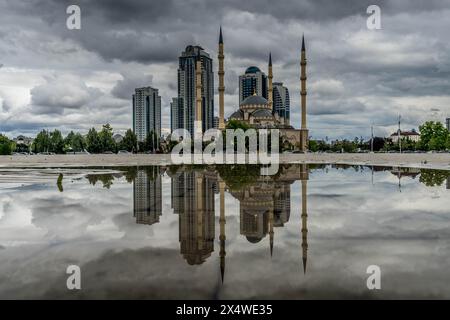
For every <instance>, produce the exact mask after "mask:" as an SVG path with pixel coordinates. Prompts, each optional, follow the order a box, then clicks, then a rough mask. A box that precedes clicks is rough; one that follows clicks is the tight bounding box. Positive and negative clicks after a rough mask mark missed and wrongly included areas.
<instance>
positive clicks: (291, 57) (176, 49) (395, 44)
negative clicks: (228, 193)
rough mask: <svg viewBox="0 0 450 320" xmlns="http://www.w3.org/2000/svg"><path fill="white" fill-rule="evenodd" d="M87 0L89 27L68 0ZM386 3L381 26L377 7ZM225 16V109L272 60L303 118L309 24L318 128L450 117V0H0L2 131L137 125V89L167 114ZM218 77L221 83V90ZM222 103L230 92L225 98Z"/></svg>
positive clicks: (313, 123) (379, 126)
mask: <svg viewBox="0 0 450 320" xmlns="http://www.w3.org/2000/svg"><path fill="white" fill-rule="evenodd" d="M70 4H78V5H79V6H80V8H81V30H68V29H67V28H66V19H67V17H68V15H67V14H66V8H67V6H68V5H70ZM370 4H377V5H379V6H380V8H381V26H382V29H381V30H368V29H367V26H366V20H367V18H368V16H369V15H368V14H367V13H366V9H367V7H368V6H369V5H370ZM220 25H222V26H223V32H224V41H225V68H226V70H225V71H226V75H225V77H226V97H225V103H226V106H225V115H226V117H227V116H229V115H230V114H231V113H232V112H233V111H234V110H235V109H237V108H238V90H239V89H238V76H239V74H241V73H243V72H244V71H245V69H246V68H247V67H248V66H250V65H256V66H258V67H260V68H261V69H263V70H264V71H266V70H267V60H268V55H269V52H272V56H273V63H274V81H280V82H284V84H285V85H286V86H287V87H288V88H289V90H290V94H291V124H293V125H294V126H295V127H299V124H300V104H299V69H300V66H299V55H300V47H301V35H302V33H304V34H305V38H306V46H307V59H308V69H307V72H308V82H307V87H308V101H307V104H308V126H309V128H310V131H311V135H312V136H313V137H315V138H323V137H326V136H328V137H330V138H340V137H348V138H352V137H354V136H365V137H366V136H369V135H370V126H371V125H372V124H373V125H374V126H375V134H376V135H387V134H389V133H390V132H391V131H393V130H395V126H396V123H397V117H398V114H399V113H401V115H402V119H403V129H411V128H417V127H418V126H419V124H420V123H422V122H423V121H425V120H440V121H444V119H445V117H449V116H450V33H449V31H448V30H450V1H449V0H440V1H439V0H429V1H419V0H415V1H414V0H409V1H407V0H396V1H389V2H388V1H373V0H371V1H365V0H342V1H331V0H329V1H326V0H319V1H318V0H281V1H274V0H272V1H269V0H248V1H241V0H221V1H206V0H150V1H143V0H142V1H139V0H127V1H119V0H110V1H107V0H96V1H87V0H78V1H73V0H71V1H65V0H62V1H61V0H46V1H43V0H22V1H14V0H0V66H1V67H0V132H3V133H6V134H7V135H8V136H10V137H13V136H16V135H17V134H26V135H34V134H36V133H37V132H38V131H39V130H40V129H42V128H48V129H53V128H59V129H60V130H62V131H63V132H64V133H66V132H67V131H68V130H72V129H73V130H79V131H81V132H83V133H84V132H87V130H88V129H89V128H90V127H92V126H95V127H97V128H99V127H100V126H101V124H103V123H106V122H109V123H111V124H112V126H113V127H114V128H115V129H116V131H119V132H122V131H124V130H126V129H127V128H130V127H132V124H131V119H132V114H131V95H132V93H133V91H134V88H135V87H139V86H148V85H150V86H153V87H155V88H158V89H159V90H160V95H161V96H162V117H163V119H162V126H163V128H169V126H170V125H169V123H170V122H169V120H170V119H169V117H170V108H169V103H170V101H171V98H172V97H175V96H176V91H177V87H176V86H177V66H178V59H177V58H178V56H179V55H180V53H181V51H183V50H184V48H185V47H186V46H187V45H190V44H198V45H201V46H203V47H204V48H205V49H206V51H207V52H209V53H210V54H211V56H212V57H213V58H214V69H215V72H216V71H217V40H218V30H219V26H220ZM217 84H218V79H217V75H216V79H215V87H216V92H217ZM215 107H216V110H217V108H218V98H217V96H216V100H215Z"/></svg>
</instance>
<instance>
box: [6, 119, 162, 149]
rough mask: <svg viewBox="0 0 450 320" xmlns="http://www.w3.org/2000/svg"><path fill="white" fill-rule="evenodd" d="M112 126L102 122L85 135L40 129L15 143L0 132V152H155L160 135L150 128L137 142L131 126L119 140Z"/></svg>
mask: <svg viewBox="0 0 450 320" xmlns="http://www.w3.org/2000/svg"><path fill="white" fill-rule="evenodd" d="M113 137H114V130H113V128H112V127H111V125H110V124H105V125H103V126H102V128H101V130H100V131H97V130H96V129H95V128H91V129H90V130H89V131H88V133H87V134H86V135H82V134H81V133H79V132H74V131H70V132H69V133H68V134H67V136H65V137H64V136H63V134H62V133H61V131H60V130H58V129H55V130H53V131H50V130H41V131H40V132H39V133H38V134H37V136H36V138H35V139H34V140H33V143H32V144H31V145H30V146H27V145H25V144H16V143H14V142H13V141H11V140H10V139H8V137H6V136H4V135H1V134H0V155H10V154H12V153H13V152H26V153H29V152H33V153H55V154H65V153H74V152H89V153H105V152H106V153H109V152H112V153H117V152H118V151H120V150H126V151H128V152H154V151H156V150H158V149H159V142H160V141H159V137H158V136H157V135H156V133H154V132H153V131H151V132H149V134H148V135H147V137H146V139H145V140H144V141H143V142H138V141H137V137H136V134H134V132H133V131H132V130H131V129H128V130H127V131H126V132H125V135H124V137H123V139H122V140H121V141H119V142H116V141H115V140H114V138H113Z"/></svg>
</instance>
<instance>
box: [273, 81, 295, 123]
mask: <svg viewBox="0 0 450 320" xmlns="http://www.w3.org/2000/svg"><path fill="white" fill-rule="evenodd" d="M290 109H291V103H290V98H289V90H288V88H286V87H285V86H283V83H281V82H274V84H273V112H274V113H278V116H279V117H280V121H281V122H282V123H283V124H285V125H289V124H290V120H289V119H290Z"/></svg>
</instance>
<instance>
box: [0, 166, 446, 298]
mask: <svg viewBox="0 0 450 320" xmlns="http://www.w3.org/2000/svg"><path fill="white" fill-rule="evenodd" d="M0 175H1V176H0V178H1V179H0V180H1V181H14V180H17V181H20V185H19V184H18V183H16V186H14V184H12V183H9V184H8V185H6V186H5V185H2V186H1V188H0V260H1V261H2V263H1V264H0V284H1V285H0V298H2V297H17V298H20V297H26V298H54V297H64V298H66V297H67V298H108V297H111V298H131V297H133V298H141V297H146V298H187V297H189V298H198V299H200V298H211V299H217V298H219V299H220V298H225V299H241V298H244V299H251V298H280V299H284V298H286V299H289V298H291V299H298V298H346V297H354V298H378V297H383V298H430V297H436V298H450V288H448V287H447V286H446V284H447V283H448V272H447V270H448V268H449V267H450V260H449V259H448V257H449V256H450V240H449V239H450V215H449V214H448V208H449V206H450V202H449V199H450V198H449V197H448V190H447V189H446V188H447V187H448V185H449V178H450V173H449V172H448V171H439V170H418V169H408V168H396V167H395V168H393V167H390V168H388V167H383V168H382V167H367V166H346V165H284V166H282V167H281V168H280V171H279V172H278V173H277V174H276V175H274V176H261V175H260V168H259V167H257V166H244V165H241V166H239V165H237V166H214V167H208V166H184V167H183V166H178V167H177V166H168V167H156V166H154V167H122V168H117V167H115V168H106V169H105V168H103V169H101V170H100V169H95V170H94V169H67V170H61V169H55V170H53V171H50V170H46V171H38V170H35V171H33V172H32V171H27V172H25V173H20V172H16V171H14V172H12V171H10V172H8V173H7V174H6V175H5V174H3V175H2V174H1V173H0ZM7 179H9V180H7ZM27 179H31V180H30V181H31V182H30V181H28V180H27ZM27 181H28V182H27ZM55 182H56V183H55ZM86 182H89V184H88V183H86ZM22 183H24V185H21V184H22ZM93 186H95V187H93ZM309 211H311V212H309ZM172 212H173V214H172ZM308 231H310V232H308ZM68 264H77V265H79V266H80V267H81V268H82V270H83V285H84V289H83V290H82V291H80V292H79V293H73V292H66V291H65V286H64V284H65V281H66V274H65V272H64V271H65V269H66V267H67V265H68ZM371 264H376V265H379V266H380V267H381V268H382V274H383V280H382V282H383V290H381V291H380V292H378V293H373V292H370V293H369V292H368V291H367V288H366V286H365V283H366V277H367V275H366V273H365V272H366V268H367V266H368V265H371ZM304 273H305V275H303V274H304ZM225 276H226V277H225Z"/></svg>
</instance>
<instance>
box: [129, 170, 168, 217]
mask: <svg viewBox="0 0 450 320" xmlns="http://www.w3.org/2000/svg"><path fill="white" fill-rule="evenodd" d="M133 207H134V210H133V211H134V217H135V218H136V223H138V224H148V225H152V224H154V223H157V222H159V217H160V216H161V214H162V194H161V169H160V167H156V166H154V167H148V168H146V169H145V170H144V169H138V171H137V173H136V178H135V179H134V181H133Z"/></svg>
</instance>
